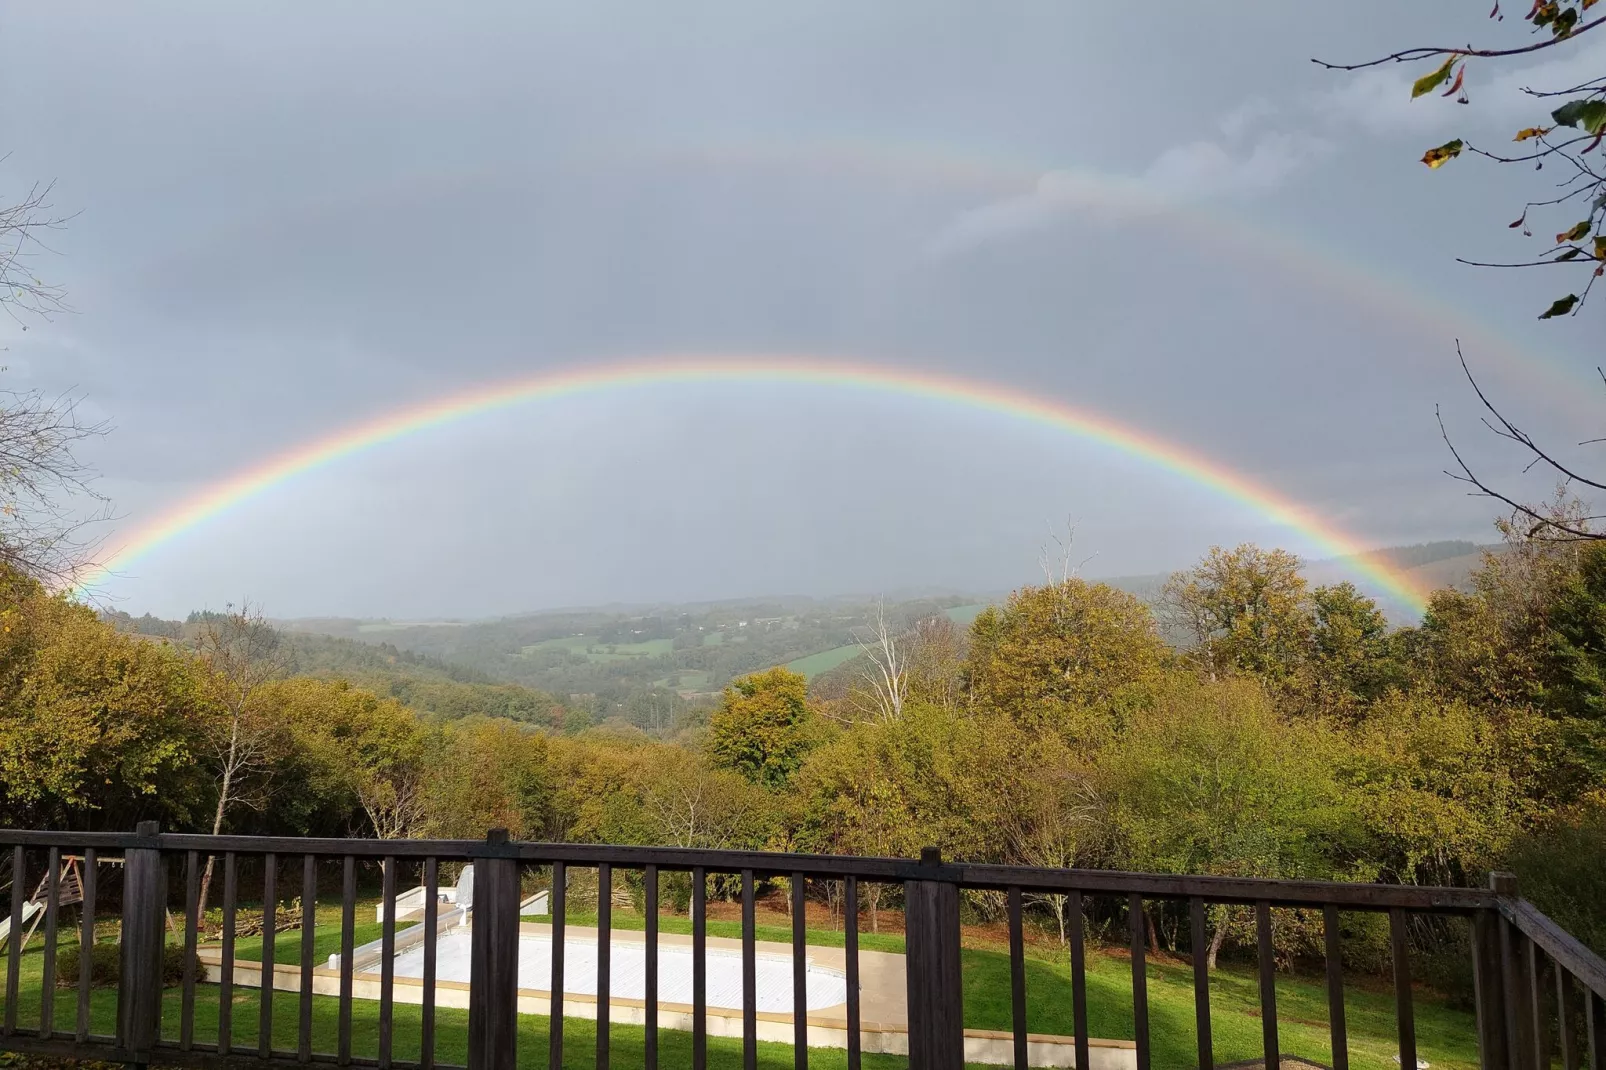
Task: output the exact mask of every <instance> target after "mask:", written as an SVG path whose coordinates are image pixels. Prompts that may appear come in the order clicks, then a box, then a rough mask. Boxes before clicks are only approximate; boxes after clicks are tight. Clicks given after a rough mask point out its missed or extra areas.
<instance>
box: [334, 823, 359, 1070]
mask: <svg viewBox="0 0 1606 1070" xmlns="http://www.w3.org/2000/svg"><path fill="white" fill-rule="evenodd" d="M356 928H357V860H356V859H355V858H353V857H352V856H351V855H347V856H346V857H345V858H344V859H343V860H342V865H341V871H340V1002H339V1006H338V1010H337V1014H338V1018H339V1024H338V1026H337V1027H336V1028H337V1030H338V1033H339V1036H338V1038H337V1039H336V1041H335V1045H336V1047H335V1061H336V1062H338V1063H339V1064H340V1065H341V1066H347V1065H349V1064H350V1063H351V993H352V972H353V966H352V962H351V955H352V952H353V951H354V950H355V949H356V948H355V945H356V942H357V937H356Z"/></svg>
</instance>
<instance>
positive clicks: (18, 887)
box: [5, 844, 28, 1036]
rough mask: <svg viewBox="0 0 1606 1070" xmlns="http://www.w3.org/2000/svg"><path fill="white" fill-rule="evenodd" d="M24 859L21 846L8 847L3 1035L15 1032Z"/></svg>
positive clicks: (25, 876)
mask: <svg viewBox="0 0 1606 1070" xmlns="http://www.w3.org/2000/svg"><path fill="white" fill-rule="evenodd" d="M27 879H28V860H27V856H26V854H25V853H24V852H23V849H22V845H21V844H18V845H17V846H16V847H13V848H12V849H11V928H10V929H9V930H7V931H8V933H9V936H10V939H9V940H8V941H7V948H6V1022H5V1031H6V1035H7V1036H10V1035H11V1034H12V1033H15V1032H16V1031H17V992H18V990H19V989H18V986H19V985H20V984H21V981H22V974H21V973H20V972H19V971H20V970H21V968H22V903H23V896H25V895H27V891H26V890H25V889H24V887H23V884H24V883H25V882H26V881H27Z"/></svg>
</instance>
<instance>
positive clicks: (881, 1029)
mask: <svg viewBox="0 0 1606 1070" xmlns="http://www.w3.org/2000/svg"><path fill="white" fill-rule="evenodd" d="M521 928H523V927H522V926H521ZM543 928H545V927H544V926H543ZM638 935H639V934H638ZM660 939H667V937H661V938H660ZM686 939H687V941H688V942H689V940H690V938H689V937H687V938H686ZM677 942H678V941H677ZM712 942H713V938H712V937H711V938H710V943H711V944H712ZM726 942H727V943H736V944H737V945H738V946H739V944H740V942H739V941H726ZM773 946H775V947H786V948H787V950H788V951H789V950H790V948H789V947H788V946H787V945H782V944H777V945H773ZM822 950H826V951H831V950H835V951H838V952H841V950H842V949H841V948H834V949H833V948H823V949H822ZM198 954H199V957H200V959H201V962H202V963H203V964H205V965H207V966H208V967H213V968H215V967H216V966H218V965H219V964H220V963H221V961H222V954H221V950H220V949H218V948H216V947H210V948H209V947H202V948H200V949H199V951H198ZM861 954H868V952H862V953H861ZM896 957H899V958H901V957H902V956H896ZM208 972H209V973H210V972H211V971H210V970H209V971H208ZM272 983H273V989H274V991H277V992H297V993H299V991H300V989H301V967H300V966H294V965H275V966H274V968H273V982H272ZM234 984H235V985H236V986H239V987H242V988H259V987H261V984H262V964H261V963H260V962H253V961H246V960H239V959H237V960H235V963H234ZM393 984H394V987H393V988H392V998H393V999H394V1000H395V1001H396V1002H397V1003H407V1004H421V1003H423V1001H424V985H423V981H422V980H420V979H419V978H416V977H396V978H394V982H393ZM312 991H313V992H314V993H315V994H317V995H321V996H337V997H338V996H339V994H340V971H339V970H332V969H329V968H327V967H322V966H320V967H315V968H314V969H313V971H312ZM352 995H353V997H354V998H357V999H365V1000H371V1001H377V1000H378V999H379V995H380V975H379V974H377V973H369V972H361V973H359V972H355V971H353V974H352ZM435 1005H436V1006H437V1007H449V1008H456V1009H458V1010H467V1009H468V985H467V984H466V983H464V982H461V981H437V982H436V983H435ZM608 1006H609V1018H610V1020H611V1021H612V1022H614V1023H615V1024H621V1025H637V1026H639V1025H644V1024H646V1017H647V1015H646V1004H645V1003H644V1002H643V1001H641V1000H635V999H622V998H614V999H610V1000H609V1001H608ZM563 1008H564V1017H565V1018H579V1019H589V1020H592V1021H595V1020H596V1017H597V1001H596V997H594V996H587V995H582V994H578V993H565V995H564V997H563ZM518 1010H519V1013H520V1014H530V1015H539V1016H542V1017H546V1016H549V1015H550V1013H551V1003H550V993H549V992H546V991H544V990H541V989H529V988H521V989H519V990H518ZM838 1010H839V1008H838V1007H830V1008H826V1009H825V1013H811V1014H810V1015H809V1016H808V1044H809V1047H811V1048H846V1047H847V1041H848V1023H847V1019H846V1016H845V1014H839V1013H837V1011H838ZM693 1016H694V1011H693V1008H692V1007H691V1006H689V1005H687V1004H679V1003H660V1004H659V1005H658V1027H659V1028H660V1029H672V1030H677V1031H680V1032H687V1033H689V1032H691V1029H692V1024H693V1021H694V1017H693ZM756 1019H757V1025H758V1030H757V1032H758V1039H759V1040H761V1041H768V1042H775V1043H781V1044H791V1042H792V1016H791V1015H790V1014H776V1013H770V1012H762V1011H761V1012H759V1013H758V1014H757V1015H756ZM704 1022H705V1023H706V1028H707V1031H708V1035H709V1036H711V1037H734V1038H740V1037H741V1036H742V1012H741V1011H740V1010H731V1009H727V1008H718V1007H710V1008H708V1010H707V1012H706V1014H705V1016H704ZM859 1025H860V1029H859V1034H860V1047H861V1050H863V1051H865V1052H867V1053H872V1054H885V1055H905V1056H906V1055H908V1053H909V1035H908V1029H907V1025H906V1024H905V1023H904V1022H901V1021H900V1022H896V1023H891V1022H882V1021H874V1020H871V1019H870V1018H869V1017H868V1016H865V1017H863V1018H861V1020H860V1023H859ZM1013 1045H1014V1038H1013V1035H1012V1034H1011V1033H1009V1032H1007V1031H1000V1030H991V1029H966V1030H965V1060H966V1061H967V1062H973V1063H986V1064H996V1065H1008V1064H1011V1063H1013V1062H1014V1046H1013ZM1075 1045H1076V1042H1075V1039H1074V1038H1072V1037H1066V1036H1057V1035H1050V1034H1039V1033H1031V1034H1028V1035H1027V1062H1028V1064H1029V1065H1031V1066H1036V1067H1074V1066H1076V1046H1075ZM1088 1048H1089V1055H1090V1059H1089V1066H1088V1067H1087V1068H1086V1070H1136V1068H1137V1046H1136V1045H1135V1044H1134V1043H1133V1042H1132V1041H1129V1040H1103V1039H1098V1038H1089V1039H1088Z"/></svg>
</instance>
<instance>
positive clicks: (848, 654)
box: [786, 643, 862, 680]
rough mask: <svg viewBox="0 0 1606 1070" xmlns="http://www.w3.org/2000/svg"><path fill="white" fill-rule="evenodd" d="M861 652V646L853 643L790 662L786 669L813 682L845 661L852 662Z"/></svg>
mask: <svg viewBox="0 0 1606 1070" xmlns="http://www.w3.org/2000/svg"><path fill="white" fill-rule="evenodd" d="M861 652H862V651H861V648H860V647H859V644H857V643H851V644H849V645H848V646H839V647H833V648H831V649H830V650H822V651H820V652H819V653H818V654H810V655H809V656H808V657H806V658H798V659H797V660H796V661H789V662H787V663H786V667H787V668H788V669H791V670H792V671H793V672H796V673H802V674H803V676H804V677H805V678H806V679H810V680H812V679H814V678H815V677H816V676H818V675H820V674H821V673H822V672H830V671H831V670H832V669H834V668H836V667H837V666H838V665H841V664H842V663H843V662H844V661H852V660H853V659H854V658H856V657H858V656H859V654H860V653H861Z"/></svg>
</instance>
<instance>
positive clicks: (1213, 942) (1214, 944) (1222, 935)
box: [1205, 918, 1227, 970]
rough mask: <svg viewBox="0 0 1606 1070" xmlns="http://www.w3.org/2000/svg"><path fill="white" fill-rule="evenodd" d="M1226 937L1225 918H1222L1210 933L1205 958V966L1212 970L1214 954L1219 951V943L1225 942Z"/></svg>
mask: <svg viewBox="0 0 1606 1070" xmlns="http://www.w3.org/2000/svg"><path fill="white" fill-rule="evenodd" d="M1226 939H1227V919H1226V918H1222V919H1221V922H1220V924H1218V925H1217V926H1216V931H1215V932H1213V933H1211V934H1210V954H1209V957H1208V958H1206V959H1205V966H1206V968H1208V969H1212V970H1213V969H1215V968H1216V955H1218V954H1219V953H1220V952H1221V945H1222V944H1223V943H1225V942H1226Z"/></svg>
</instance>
